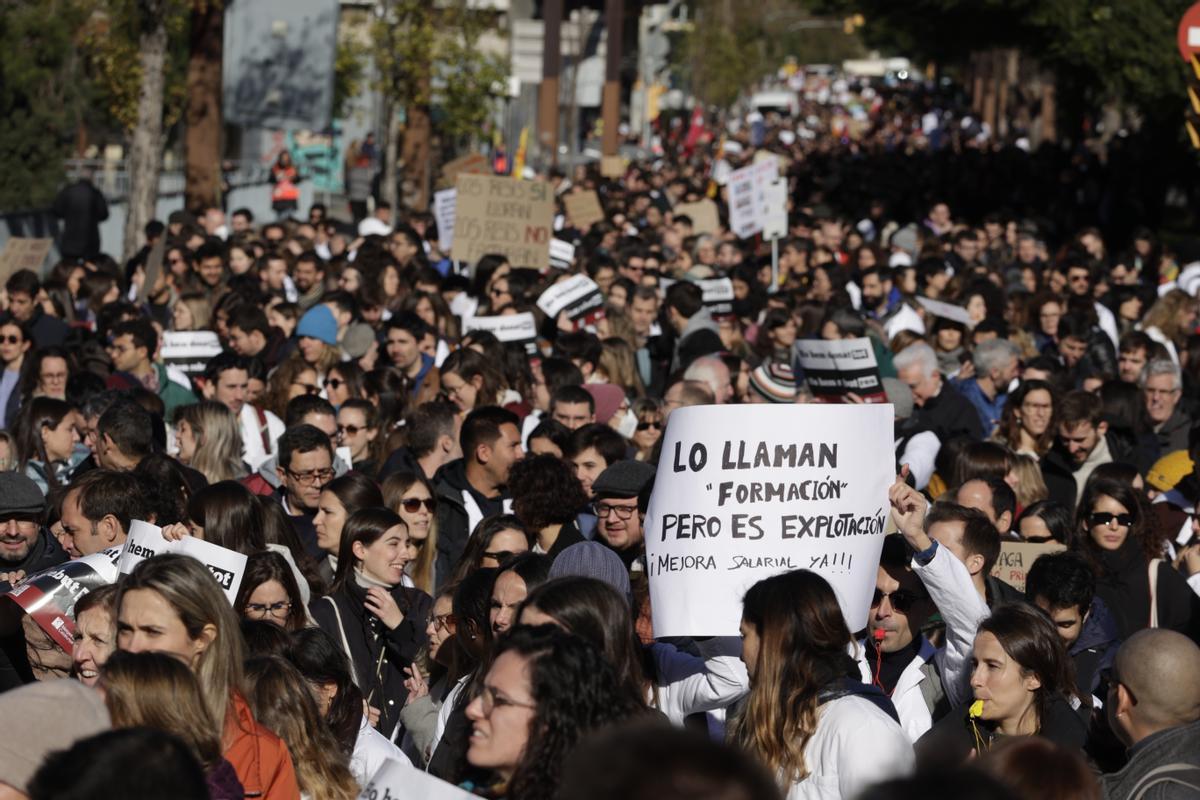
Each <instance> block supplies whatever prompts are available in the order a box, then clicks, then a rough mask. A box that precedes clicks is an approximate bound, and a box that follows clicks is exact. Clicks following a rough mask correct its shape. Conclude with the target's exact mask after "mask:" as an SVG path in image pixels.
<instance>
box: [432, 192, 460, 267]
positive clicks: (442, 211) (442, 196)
mask: <svg viewBox="0 0 1200 800" xmlns="http://www.w3.org/2000/svg"><path fill="white" fill-rule="evenodd" d="M457 205H458V192H457V191H456V190H454V189H443V190H442V191H440V192H434V193H433V218H434V220H435V221H436V222H437V229H438V249H440V250H441V251H442V252H443V253H449V252H450V249H451V248H452V247H453V246H454V212H455V207H456V206H457Z"/></svg>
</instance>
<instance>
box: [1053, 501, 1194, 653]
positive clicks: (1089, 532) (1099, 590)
mask: <svg viewBox="0 0 1200 800" xmlns="http://www.w3.org/2000/svg"><path fill="white" fill-rule="evenodd" d="M1075 530H1076V535H1077V537H1078V548H1079V550H1080V551H1081V552H1082V553H1083V554H1084V555H1085V556H1087V557H1088V558H1089V559H1090V560H1091V561H1092V563H1093V564H1094V565H1095V566H1096V567H1097V569H1098V571H1099V578H1098V580H1097V582H1096V594H1097V595H1099V596H1100V598H1101V599H1102V600H1104V603H1105V604H1106V605H1107V606H1108V607H1109V609H1111V610H1112V612H1113V615H1114V616H1115V617H1116V619H1117V627H1118V629H1119V630H1120V633H1121V638H1122V639H1128V638H1129V637H1130V636H1131V635H1133V634H1134V633H1137V632H1138V631H1140V630H1142V629H1143V628H1170V629H1172V630H1175V631H1179V632H1180V633H1183V634H1186V635H1188V636H1191V637H1192V638H1193V639H1195V638H1197V634H1198V633H1200V630H1198V627H1200V596H1197V595H1196V593H1195V592H1193V591H1192V590H1191V587H1189V586H1188V584H1187V581H1186V580H1184V578H1183V576H1182V575H1180V574H1179V573H1178V572H1177V571H1176V570H1175V568H1174V567H1173V566H1172V565H1171V561H1170V560H1169V559H1167V558H1165V557H1164V553H1165V545H1166V537H1165V536H1164V535H1163V534H1162V532H1161V531H1160V530H1159V529H1158V527H1157V525H1156V524H1155V522H1154V520H1153V519H1152V518H1151V517H1150V515H1149V514H1148V509H1147V508H1146V504H1145V501H1144V500H1142V498H1141V496H1140V495H1139V494H1138V493H1137V492H1136V491H1135V490H1134V489H1133V488H1132V487H1131V486H1129V485H1128V484H1127V483H1122V482H1120V481H1116V480H1112V479H1110V478H1097V479H1095V480H1091V481H1088V483H1087V485H1086V486H1085V487H1084V490H1083V497H1082V498H1081V499H1080V501H1079V506H1078V508H1077V510H1076V515H1075Z"/></svg>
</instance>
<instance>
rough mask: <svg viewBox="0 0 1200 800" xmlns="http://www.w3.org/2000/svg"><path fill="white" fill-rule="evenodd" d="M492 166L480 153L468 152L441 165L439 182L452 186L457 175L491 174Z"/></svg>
mask: <svg viewBox="0 0 1200 800" xmlns="http://www.w3.org/2000/svg"><path fill="white" fill-rule="evenodd" d="M491 174H492V166H491V164H489V163H488V160H487V156H485V155H483V154H482V153H468V154H467V155H465V156H460V157H459V158H456V159H454V160H453V161H447V162H446V163H445V164H444V165H442V180H441V182H442V183H443V184H445V185H447V186H453V185H454V184H455V182H456V181H457V180H458V176H459V175H491Z"/></svg>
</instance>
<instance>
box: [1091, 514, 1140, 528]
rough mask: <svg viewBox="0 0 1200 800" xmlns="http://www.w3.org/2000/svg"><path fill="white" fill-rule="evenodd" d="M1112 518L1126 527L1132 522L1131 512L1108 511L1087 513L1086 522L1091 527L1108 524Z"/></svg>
mask: <svg viewBox="0 0 1200 800" xmlns="http://www.w3.org/2000/svg"><path fill="white" fill-rule="evenodd" d="M1113 520H1116V521H1117V524H1118V525H1123V526H1124V527H1126V528H1128V527H1129V526H1130V525H1132V524H1133V514H1113V513H1112V512H1110V511H1093V512H1092V513H1091V514H1088V524H1089V525H1091V526H1092V527H1093V528H1099V527H1101V526H1104V525H1108V524H1109V523H1110V522H1112V521H1113Z"/></svg>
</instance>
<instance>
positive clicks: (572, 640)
mask: <svg viewBox="0 0 1200 800" xmlns="http://www.w3.org/2000/svg"><path fill="white" fill-rule="evenodd" d="M643 708H644V707H643V706H642V705H641V704H639V703H638V702H637V700H636V698H631V697H629V695H628V693H626V692H623V691H621V689H620V687H618V685H617V680H616V677H615V676H614V675H613V671H612V667H611V666H609V664H608V663H607V662H606V661H605V659H604V657H603V656H602V655H601V654H600V652H599V651H598V650H596V649H595V648H593V647H592V646H591V645H588V644H586V643H585V642H584V641H582V640H581V639H579V638H578V637H575V636H572V635H570V634H568V633H565V632H563V631H561V630H559V629H558V628H555V627H553V626H550V625H543V626H540V627H537V628H529V627H521V628H517V629H516V630H514V631H513V632H512V634H511V635H510V636H508V637H507V638H505V639H504V641H503V642H501V643H500V645H499V647H498V648H497V651H496V658H495V660H494V661H493V662H492V665H491V668H490V669H489V670H488V672H487V675H486V676H485V677H484V678H483V680H482V681H481V682H480V684H479V686H478V688H477V690H476V692H475V696H474V698H473V699H472V700H471V702H470V703H469V704H468V705H467V709H466V713H467V718H468V719H469V720H470V722H471V735H470V746H469V747H468V749H467V761H468V763H470V764H471V766H473V767H476V768H479V769H482V770H487V771H488V773H489V774H490V782H491V785H490V787H489V786H487V785H485V786H483V787H480V789H481V791H480V792H479V793H481V794H486V795H487V796H489V797H507V798H520V800H544V799H547V800H548V798H551V797H554V796H555V793H556V792H557V790H558V784H559V781H560V779H561V778H562V765H563V760H564V758H565V757H566V755H567V753H568V752H570V751H571V749H572V748H573V747H574V746H575V745H576V744H577V743H578V742H579V741H580V740H581V739H583V738H584V736H586V735H587V734H588V733H591V732H592V731H595V730H597V729H599V728H601V727H604V726H607V725H612V724H616V723H619V722H623V721H625V720H628V719H631V718H633V717H636V716H638V715H639V714H641V713H643Z"/></svg>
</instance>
